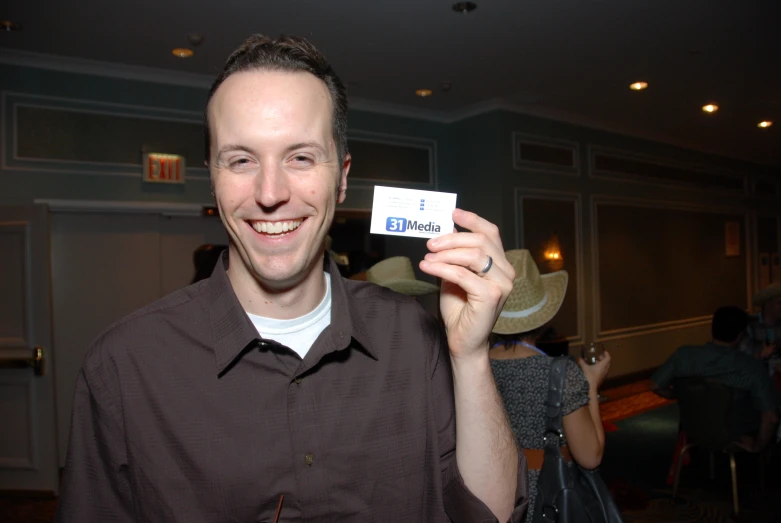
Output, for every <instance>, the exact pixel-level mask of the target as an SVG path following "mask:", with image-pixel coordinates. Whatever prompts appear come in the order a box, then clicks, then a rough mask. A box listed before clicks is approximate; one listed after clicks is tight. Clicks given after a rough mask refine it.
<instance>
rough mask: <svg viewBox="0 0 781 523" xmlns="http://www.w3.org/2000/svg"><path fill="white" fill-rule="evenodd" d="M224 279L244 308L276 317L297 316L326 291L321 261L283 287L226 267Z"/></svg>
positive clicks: (258, 313) (289, 317)
mask: <svg viewBox="0 0 781 523" xmlns="http://www.w3.org/2000/svg"><path fill="white" fill-rule="evenodd" d="M228 279H229V280H230V282H231V286H232V287H233V292H235V293H236V297H237V298H238V299H239V303H241V306H242V308H243V309H244V310H245V311H246V312H248V313H250V314H255V315H257V316H263V317H264V318H274V319H278V320H290V319H293V318H300V317H301V316H304V315H305V314H307V313H309V312H311V311H313V310H314V309H315V308H316V307H317V306H318V305H319V304H320V302H321V301H322V300H323V297H324V296H325V292H326V284H325V276H324V274H323V269H322V264H316V265H315V267H313V268H312V270H310V271H309V273H308V274H307V275H306V276H305V277H304V279H303V280H301V281H300V282H298V283H296V284H294V285H292V286H291V287H289V288H284V289H273V288H269V287H268V286H266V285H264V284H263V283H262V282H260V281H258V280H257V279H255V278H254V277H252V276H251V275H250V274H248V273H247V272H246V271H231V270H228Z"/></svg>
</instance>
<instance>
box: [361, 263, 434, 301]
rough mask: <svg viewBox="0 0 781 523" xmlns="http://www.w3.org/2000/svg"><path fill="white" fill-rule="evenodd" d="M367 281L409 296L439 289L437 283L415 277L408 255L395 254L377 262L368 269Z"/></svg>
mask: <svg viewBox="0 0 781 523" xmlns="http://www.w3.org/2000/svg"><path fill="white" fill-rule="evenodd" d="M355 279H359V278H355ZM366 281H370V282H372V283H376V284H377V285H382V286H383V287H388V288H389V289H392V290H394V291H396V292H400V293H402V294H407V295H409V296H420V295H421V294H430V293H432V292H437V291H439V287H437V286H436V285H433V284H431V283H428V282H425V281H421V280H418V279H416V278H415V271H414V270H412V262H411V261H410V259H409V258H407V257H406V256H394V257H392V258H387V259H385V260H382V261H381V262H377V263H376V264H374V265H373V266H372V267H371V268H369V269H368V270H367V271H366Z"/></svg>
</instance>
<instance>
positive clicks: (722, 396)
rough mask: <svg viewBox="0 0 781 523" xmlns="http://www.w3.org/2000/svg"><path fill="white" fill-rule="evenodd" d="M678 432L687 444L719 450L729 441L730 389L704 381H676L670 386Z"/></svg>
mask: <svg viewBox="0 0 781 523" xmlns="http://www.w3.org/2000/svg"><path fill="white" fill-rule="evenodd" d="M673 388H674V390H675V397H676V398H677V399H678V407H679V410H680V416H681V429H682V430H684V431H685V432H686V437H687V439H688V441H689V443H694V444H695V445H698V446H700V447H704V448H706V449H709V450H722V449H723V448H725V447H726V446H727V445H729V443H730V441H731V439H732V437H731V436H732V430H731V429H732V389H731V388H730V387H728V386H727V385H724V384H723V383H719V382H717V381H714V380H711V379H707V378H679V379H677V380H675V382H674V383H673Z"/></svg>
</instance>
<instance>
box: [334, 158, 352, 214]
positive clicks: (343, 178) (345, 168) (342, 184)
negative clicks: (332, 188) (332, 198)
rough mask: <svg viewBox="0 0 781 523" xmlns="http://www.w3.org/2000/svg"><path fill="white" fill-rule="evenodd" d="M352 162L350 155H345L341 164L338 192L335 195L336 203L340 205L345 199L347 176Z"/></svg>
mask: <svg viewBox="0 0 781 523" xmlns="http://www.w3.org/2000/svg"><path fill="white" fill-rule="evenodd" d="M352 162H353V158H352V156H350V153H347V154H345V155H344V161H343V162H342V172H341V173H340V174H339V190H338V191H337V194H336V203H342V202H343V201H344V199H345V198H346V197H347V174H348V173H349V172H350V166H351V165H352Z"/></svg>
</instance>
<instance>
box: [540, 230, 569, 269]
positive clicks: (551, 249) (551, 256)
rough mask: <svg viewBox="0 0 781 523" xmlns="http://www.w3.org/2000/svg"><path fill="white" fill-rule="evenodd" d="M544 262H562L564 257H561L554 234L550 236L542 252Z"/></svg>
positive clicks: (559, 247)
mask: <svg viewBox="0 0 781 523" xmlns="http://www.w3.org/2000/svg"><path fill="white" fill-rule="evenodd" d="M543 257H544V258H545V261H548V262H563V261H564V256H562V255H561V245H559V236H558V234H556V233H553V234H551V237H550V239H549V240H548V244H547V245H546V246H545V252H543Z"/></svg>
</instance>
